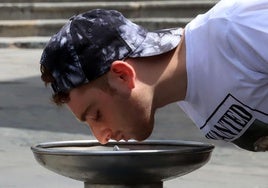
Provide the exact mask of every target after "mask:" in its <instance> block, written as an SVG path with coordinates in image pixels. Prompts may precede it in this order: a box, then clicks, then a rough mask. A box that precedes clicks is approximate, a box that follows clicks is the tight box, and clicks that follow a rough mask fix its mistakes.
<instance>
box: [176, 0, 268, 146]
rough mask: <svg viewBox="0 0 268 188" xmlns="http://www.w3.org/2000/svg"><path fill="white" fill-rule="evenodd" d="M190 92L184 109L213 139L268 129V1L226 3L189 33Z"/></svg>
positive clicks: (197, 21)
mask: <svg viewBox="0 0 268 188" xmlns="http://www.w3.org/2000/svg"><path fill="white" fill-rule="evenodd" d="M185 40H186V63H187V76H188V87H187V94H186V98H185V101H181V102H179V105H180V107H181V108H182V109H183V110H184V111H185V113H186V114H188V116H189V117H190V118H191V119H192V120H193V121H194V122H195V124H196V125H197V126H198V127H199V128H200V130H201V131H202V132H203V133H204V134H205V136H206V137H207V138H209V139H217V140H226V141H233V140H235V139H237V138H238V137H240V136H241V135H243V133H244V132H245V131H246V130H247V128H248V127H250V126H252V125H253V124H254V123H256V122H261V123H262V124H264V125H267V126H268V0H222V1H220V2H219V3H218V4H216V6H215V7H213V8H212V9H211V10H210V11H208V12H207V13H206V14H203V15H199V16H197V17H196V18H195V19H194V20H193V21H191V22H190V23H189V24H188V25H187V26H186V28H185Z"/></svg>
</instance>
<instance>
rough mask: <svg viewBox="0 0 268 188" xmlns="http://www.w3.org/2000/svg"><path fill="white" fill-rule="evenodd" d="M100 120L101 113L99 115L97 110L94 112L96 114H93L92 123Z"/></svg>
mask: <svg viewBox="0 0 268 188" xmlns="http://www.w3.org/2000/svg"><path fill="white" fill-rule="evenodd" d="M100 118H101V113H100V111H99V110H97V111H96V114H95V116H94V121H98V120H100Z"/></svg>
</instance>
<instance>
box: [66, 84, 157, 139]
mask: <svg viewBox="0 0 268 188" xmlns="http://www.w3.org/2000/svg"><path fill="white" fill-rule="evenodd" d="M144 98H146V97H144V93H140V94H139V93H138V92H137V91H132V92H131V95H125V94H122V93H121V92H120V91H119V92H117V91H115V92H110V91H107V90H103V89H100V88H99V87H95V86H94V83H90V84H86V85H84V86H81V87H78V88H75V89H72V90H71V92H70V101H69V102H68V103H67V105H68V107H69V108H70V110H71V111H72V112H73V113H74V115H75V116H76V117H77V118H78V119H79V120H80V121H83V122H86V123H87V124H88V125H89V126H90V128H91V130H92V132H93V134H94V136H95V137H96V138H97V139H98V141H99V142H100V143H102V144H105V143H107V142H108V141H109V139H114V140H117V141H119V140H126V141H127V140H129V139H135V140H138V141H141V140H144V139H146V138H148V137H149V136H150V134H151V132H152V129H153V123H154V117H153V116H154V112H152V110H151V107H150V104H149V102H148V101H146V100H144Z"/></svg>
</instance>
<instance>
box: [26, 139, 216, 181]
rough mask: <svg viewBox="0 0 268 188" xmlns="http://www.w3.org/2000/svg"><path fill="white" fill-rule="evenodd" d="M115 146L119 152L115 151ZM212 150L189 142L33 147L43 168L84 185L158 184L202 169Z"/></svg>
mask: <svg viewBox="0 0 268 188" xmlns="http://www.w3.org/2000/svg"><path fill="white" fill-rule="evenodd" d="M115 145H116V146H117V147H119V150H115V149H114V148H115ZM213 148H214V146H213V145H211V144H205V143H200V142H189V141H168V140H166V141H163V140H161V141H158V140H148V141H144V142H136V141H130V142H109V143H107V144H106V145H101V144H100V143H98V142H97V141H95V140H76V141H61V142H47V143H41V144H38V145H36V146H33V147H32V148H31V149H32V151H33V153H34V156H35V159H36V160H37V161H38V163H39V164H40V165H42V166H44V167H45V168H47V169H49V170H51V171H54V172H55V173H58V174H61V175H63V176H66V177H69V178H72V179H76V180H79V181H83V182H85V185H94V184H95V185H127V184H129V185H130V184H140V185H141V184H145V185H146V184H151V185H152V184H155V185H157V184H161V185H162V182H163V181H165V180H168V179H172V178H175V177H179V176H182V175H185V174H187V173H190V172H192V171H194V170H196V169H198V168H200V167H202V166H203V165H205V164H206V163H207V162H208V161H209V159H210V157H211V153H212V151H213Z"/></svg>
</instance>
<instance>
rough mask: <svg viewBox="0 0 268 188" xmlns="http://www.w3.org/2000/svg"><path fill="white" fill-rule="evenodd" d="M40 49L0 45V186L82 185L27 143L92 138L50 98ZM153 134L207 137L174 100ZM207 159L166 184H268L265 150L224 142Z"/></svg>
mask: <svg viewBox="0 0 268 188" xmlns="http://www.w3.org/2000/svg"><path fill="white" fill-rule="evenodd" d="M40 54H41V50H34V49H27V50H24V49H16V48H14V49H12V48H9V49H0V57H1V58H0V67H1V68H0V119H1V121H0V188H35V187H38V188H82V187H83V184H82V182H78V181H75V180H71V179H69V178H65V177H62V176H60V175H57V174H55V173H53V172H51V171H49V170H47V169H45V168H43V167H41V166H40V165H39V164H38V163H37V162H36V161H35V159H34V157H33V155H32V152H31V150H30V147H31V146H32V145H35V144H37V143H40V142H48V141H59V140H81V139H94V138H93V137H92V135H91V134H90V131H89V129H88V128H87V127H86V126H84V125H82V124H80V123H78V122H77V121H76V120H75V118H74V117H73V116H72V114H71V113H70V112H68V110H66V109H65V108H64V107H63V108H59V107H56V106H54V105H53V104H51V103H50V101H49V95H50V90H49V89H48V88H45V87H44V86H43V84H42V83H41V81H40V79H39V76H40V75H39V66H38V61H39V58H40ZM155 126H156V127H155V130H154V133H153V135H152V136H151V139H169V140H170V139H176V140H195V141H202V142H211V141H210V140H206V139H204V138H203V137H202V135H201V133H200V132H199V130H197V128H196V127H195V126H194V125H193V124H192V122H191V121H190V120H189V119H188V118H187V117H186V116H185V115H184V113H182V112H181V111H180V109H179V108H178V107H177V106H176V104H171V105H168V106H167V107H165V108H163V109H161V110H159V111H158V113H157V118H156V125H155ZM212 143H214V144H215V146H216V148H215V150H214V152H213V154H212V157H211V160H210V161H209V162H208V164H207V165H205V166H204V167H202V168H201V169H198V170H196V171H194V172H192V173H190V174H187V175H185V176H182V177H179V178H176V179H173V180H169V181H166V182H165V183H164V187H165V188H178V187H183V188H197V187H198V188H215V187H216V188H268V153H267V152H266V153H253V152H247V151H243V150H240V149H238V148H235V147H234V146H232V145H230V144H226V143H222V142H212Z"/></svg>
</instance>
